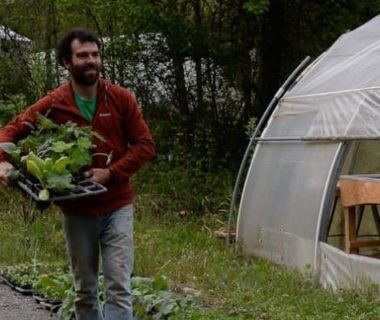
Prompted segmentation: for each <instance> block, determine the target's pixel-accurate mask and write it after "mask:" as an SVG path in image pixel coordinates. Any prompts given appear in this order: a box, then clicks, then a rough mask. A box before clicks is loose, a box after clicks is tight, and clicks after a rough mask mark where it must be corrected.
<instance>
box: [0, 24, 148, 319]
mask: <svg viewBox="0 0 380 320" xmlns="http://www.w3.org/2000/svg"><path fill="white" fill-rule="evenodd" d="M100 50H101V44H100V42H99V39H98V38H97V37H96V36H95V35H94V34H93V33H91V32H90V31H88V30H85V29H74V30H72V31H70V32H68V33H67V34H66V35H65V36H64V37H63V38H62V40H61V42H60V43H59V45H58V47H57V58H58V61H59V63H60V64H61V65H62V66H63V67H64V68H66V69H67V70H68V71H69V73H70V78H71V79H70V81H68V82H67V83H65V84H63V85H61V86H59V87H58V88H56V89H55V90H53V91H51V92H50V93H48V94H47V95H46V96H45V97H43V98H42V99H40V100H39V101H37V102H36V103H35V104H33V105H31V106H30V107H28V108H27V109H26V111H24V112H23V113H21V114H19V115H18V116H16V117H15V118H14V119H13V120H12V121H11V122H10V123H8V124H7V125H6V126H4V127H3V128H2V129H1V130H0V142H14V143H16V142H17V141H18V140H20V139H22V138H24V137H25V136H27V135H28V133H29V132H30V126H29V125H28V123H32V124H33V123H36V121H37V116H38V114H39V113H40V114H43V115H46V116H48V117H49V118H50V119H51V120H53V121H54V122H55V123H57V124H62V123H65V122H67V121H71V122H73V123H76V124H77V125H79V126H91V127H92V130H94V131H96V132H97V133H99V134H100V135H101V136H102V137H103V138H104V139H105V141H106V142H104V141H100V140H98V139H95V141H94V144H95V145H96V148H95V153H94V157H93V162H92V167H91V169H90V170H89V174H90V176H91V179H92V180H93V181H94V182H97V183H100V184H102V185H104V186H106V187H107V189H108V191H107V192H106V193H103V194H101V195H97V196H96V197H86V198H81V199H78V200H74V201H67V202H64V203H60V204H59V206H60V209H61V211H62V213H63V215H62V216H63V226H64V232H65V236H66V243H67V249H68V255H69V258H70V263H71V269H72V272H73V274H74V280H75V291H76V295H77V297H76V300H75V314H76V319H78V320H97V319H107V320H116V319H125V320H130V319H132V301H131V287H130V278H131V273H132V267H133V242H132V241H133V240H132V239H133V204H132V200H133V190H132V187H131V185H130V178H131V176H132V175H133V174H134V173H135V172H136V171H137V170H138V169H139V168H140V167H141V165H142V164H144V163H145V162H147V161H149V160H151V159H152V158H153V156H154V154H155V145H154V142H153V140H152V136H151V134H150V131H149V129H148V126H147V125H146V123H145V121H144V119H143V117H142V113H141V110H140V108H139V106H138V104H137V102H136V99H135V97H134V95H133V94H132V93H131V92H129V91H128V90H127V89H125V88H122V87H120V86H117V85H114V84H112V83H110V82H109V81H106V80H104V79H101V78H100V77H99V71H100V69H101V66H102V59H101V52H100ZM97 154H112V160H111V163H107V159H106V157H102V156H96V155H97ZM12 169H13V166H12V164H11V163H10V159H9V156H8V155H7V154H6V153H4V152H3V151H0V183H1V184H2V185H3V186H7V185H8V183H9V180H8V173H9V171H10V170H12ZM99 256H101V258H102V265H103V273H104V281H105V290H106V295H105V304H104V310H101V308H100V306H99V301H98V271H99Z"/></svg>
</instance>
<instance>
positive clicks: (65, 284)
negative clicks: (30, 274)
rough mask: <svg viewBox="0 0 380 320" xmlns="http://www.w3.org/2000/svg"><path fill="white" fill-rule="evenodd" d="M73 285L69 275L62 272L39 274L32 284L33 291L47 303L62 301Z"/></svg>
mask: <svg viewBox="0 0 380 320" xmlns="http://www.w3.org/2000/svg"><path fill="white" fill-rule="evenodd" d="M72 285H73V277H72V276H71V274H68V273H64V272H63V271H55V272H54V273H48V274H46V273H45V274H39V275H38V276H37V277H36V279H35V281H34V282H33V291H34V292H35V294H38V295H40V296H42V297H44V298H45V299H48V300H49V301H62V300H63V299H65V297H66V294H67V291H68V290H69V289H70V288H71V287H72Z"/></svg>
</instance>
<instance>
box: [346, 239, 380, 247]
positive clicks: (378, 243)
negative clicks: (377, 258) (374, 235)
mask: <svg viewBox="0 0 380 320" xmlns="http://www.w3.org/2000/svg"><path fill="white" fill-rule="evenodd" d="M350 246H351V249H354V248H360V247H377V246H380V240H358V241H351V243H350Z"/></svg>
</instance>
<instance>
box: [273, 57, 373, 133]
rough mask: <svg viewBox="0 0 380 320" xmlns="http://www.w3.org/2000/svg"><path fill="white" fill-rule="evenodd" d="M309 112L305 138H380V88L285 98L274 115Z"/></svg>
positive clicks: (293, 116)
mask: <svg viewBox="0 0 380 320" xmlns="http://www.w3.org/2000/svg"><path fill="white" fill-rule="evenodd" d="M379 55H380V53H379ZM379 65H380V61H379ZM379 69H380V68H379ZM379 78H380V75H379ZM305 114H309V116H310V117H311V118H312V120H311V121H310V127H309V128H308V130H307V132H305V133H304V134H303V135H302V136H301V137H302V138H303V139H320V140H325V139H327V140H355V139H376V138H380V125H379V123H380V87H379V88H371V89H361V90H354V91H349V92H345V93H342V92H335V93H327V94H319V95H312V96H304V97H289V98H284V99H282V100H281V102H280V104H279V106H278V108H277V109H276V111H275V113H274V115H273V116H274V117H275V118H279V117H292V118H295V117H297V116H299V117H301V116H304V115H305Z"/></svg>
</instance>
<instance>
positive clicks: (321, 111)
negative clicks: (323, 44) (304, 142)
mask: <svg viewBox="0 0 380 320" xmlns="http://www.w3.org/2000/svg"><path fill="white" fill-rule="evenodd" d="M379 30H380V17H379V16H378V17H376V18H374V19H372V20H371V21H370V22H368V23H367V24H365V25H363V26H362V27H360V28H358V29H356V30H354V31H352V32H349V33H347V34H345V35H343V36H341V37H340V38H339V39H338V40H337V41H336V43H335V44H334V45H333V46H332V47H331V48H330V49H329V50H328V51H326V52H325V53H324V54H323V55H322V56H321V57H320V58H319V59H318V60H317V61H316V62H315V63H314V65H312V66H311V67H310V69H309V70H308V72H307V73H306V74H305V75H304V77H302V79H301V81H299V82H298V83H297V84H296V85H295V86H294V87H293V88H292V89H291V90H290V91H289V92H288V93H287V94H286V96H285V97H284V98H283V99H282V100H281V101H280V104H279V106H278V108H277V110H276V111H275V114H274V116H275V117H297V116H298V115H302V114H304V113H308V114H313V115H314V116H313V117H314V119H313V121H312V123H311V126H310V130H309V131H308V132H307V133H306V134H305V135H304V136H302V137H301V138H304V139H321V140H324V139H327V140H328V139H340V140H350V139H351V140H354V139H377V138H380V126H379V123H380V67H379V66H380V32H379Z"/></svg>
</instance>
